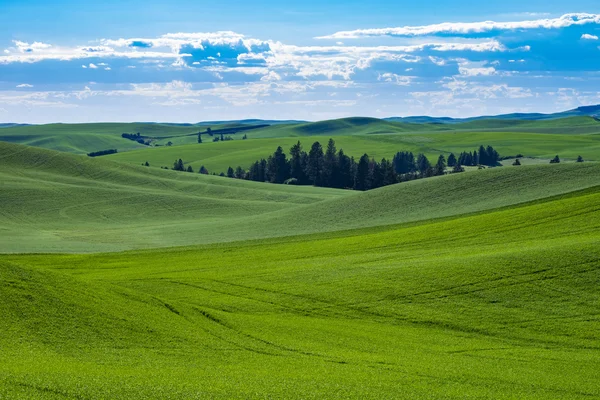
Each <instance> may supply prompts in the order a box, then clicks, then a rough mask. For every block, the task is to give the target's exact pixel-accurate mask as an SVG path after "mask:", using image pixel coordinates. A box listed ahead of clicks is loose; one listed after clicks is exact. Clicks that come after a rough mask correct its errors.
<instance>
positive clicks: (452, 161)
mask: <svg viewBox="0 0 600 400" xmlns="http://www.w3.org/2000/svg"><path fill="white" fill-rule="evenodd" d="M455 165H456V156H455V155H454V153H450V155H449V156H448V166H449V167H454V166H455Z"/></svg>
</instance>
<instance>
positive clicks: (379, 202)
mask: <svg viewBox="0 0 600 400" xmlns="http://www.w3.org/2000/svg"><path fill="white" fill-rule="evenodd" d="M0 167H1V169H0V171H2V172H0V177H1V178H2V182H3V190H2V192H1V193H0V202H1V203H2V204H3V207H2V209H0V222H2V223H1V224H0V226H1V227H0V232H1V235H2V238H3V240H2V241H1V242H0V252H65V251H69V252H97V251H119V250H126V249H137V248H156V247H169V246H181V245H189V244H197V243H218V242H227V241H229V242H231V241H239V240H247V239H258V238H267V237H273V236H279V237H283V236H294V235H299V234H309V233H321V232H331V231H338V230H348V229H361V228H367V227H376V226H380V225H391V224H401V223H409V222H415V221H422V220H427V219H431V218H445V217H449V216H453V215H458V214H464V213H474V212H481V211H484V210H487V209H492V208H498V207H505V206H508V205H513V204H519V203H523V202H527V201H534V200H538V199H541V198H546V197H549V196H556V195H561V194H565V193H568V192H571V191H573V190H579V189H585V188H589V187H593V186H595V185H600V164H597V163H583V164H574V163H571V164H560V165H537V166H535V165H532V166H525V165H523V166H521V167H503V168H494V169H488V170H481V171H474V172H471V173H469V174H459V175H452V176H444V177H440V178H431V179H425V180H418V181H413V182H408V183H404V184H399V185H393V186H389V187H385V188H382V189H379V190H373V191H369V192H367V193H358V192H353V191H346V190H333V189H322V188H321V189H320V188H313V187H296V186H287V185H271V184H263V183H257V182H247V181H240V180H235V179H228V178H221V177H215V176H204V175H200V174H198V173H193V174H191V173H184V172H177V171H167V170H161V169H156V168H147V167H142V166H136V165H127V164H120V163H115V162H111V161H109V160H108V159H107V157H102V158H95V159H90V158H87V157H83V156H75V155H69V154H63V153H57V152H53V151H49V150H40V149H34V148H31V147H26V146H20V145H10V144H3V145H0ZM424 194H427V196H425V195H424ZM465 199H468V201H465Z"/></svg>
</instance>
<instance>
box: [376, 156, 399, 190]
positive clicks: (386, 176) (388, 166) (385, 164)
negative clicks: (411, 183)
mask: <svg viewBox="0 0 600 400" xmlns="http://www.w3.org/2000/svg"><path fill="white" fill-rule="evenodd" d="M379 165H380V166H381V170H382V171H383V182H382V186H388V185H393V184H394V183H397V182H398V176H397V175H396V171H394V166H393V165H392V163H391V162H390V161H388V160H386V159H385V158H383V159H382V160H381V163H380V164H379Z"/></svg>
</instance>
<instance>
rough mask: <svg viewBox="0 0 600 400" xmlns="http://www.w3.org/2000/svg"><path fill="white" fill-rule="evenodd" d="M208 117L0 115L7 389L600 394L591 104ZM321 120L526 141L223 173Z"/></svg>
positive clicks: (389, 138) (390, 141)
mask: <svg viewBox="0 0 600 400" xmlns="http://www.w3.org/2000/svg"><path fill="white" fill-rule="evenodd" d="M240 127H242V128H244V127H246V128H247V126H246V125H244V124H241V123H240V124H237V123H231V124H224V125H222V126H216V125H215V126H212V130H213V131H215V132H214V136H215V137H218V136H219V133H218V129H225V130H226V131H227V129H229V131H235V130H236V129H239V128H240ZM205 130H206V127H204V126H200V125H189V126H188V125H166V124H141V123H140V124H83V125H60V124H58V125H39V126H17V127H10V128H0V253H1V254H0V399H138V398H139V399H147V398H160V399H206V398H223V399H270V398H272V399H279V398H298V399H324V398H356V399H392V398H394V399H593V398H600V286H599V285H600V163H599V161H600V122H598V121H597V120H596V119H594V118H591V117H573V118H564V119H556V120H547V121H516V120H481V121H474V122H468V123H462V124H453V125H444V124H426V123H424V124H408V123H402V122H390V121H383V120H376V119H369V118H349V119H344V120H335V121H324V122H317V123H286V124H274V125H270V126H266V127H256V128H255V127H251V128H249V129H247V130H243V131H238V132H237V133H228V135H231V136H232V139H233V140H225V141H218V142H213V141H212V140H211V138H212V137H211V136H210V135H208V134H202V138H203V139H204V141H203V143H197V133H198V132H201V133H202V132H205ZM137 132H140V133H141V135H142V136H145V137H147V138H148V140H149V142H150V143H149V144H142V143H138V142H136V141H132V140H129V139H126V138H123V137H122V134H123V133H137ZM244 134H246V135H247V139H242V135H244ZM329 138H333V139H335V142H336V145H337V147H338V148H342V149H343V150H344V152H346V153H347V154H349V155H351V156H354V157H355V158H359V157H360V156H361V155H362V154H363V153H367V154H368V155H369V156H372V157H375V158H376V159H381V158H383V157H386V158H388V159H391V158H392V157H393V156H394V154H395V153H396V152H397V151H412V152H414V153H415V154H416V153H423V154H425V155H426V156H428V157H430V159H431V160H435V157H437V156H438V155H439V154H443V155H445V156H448V155H449V154H450V153H454V154H458V153H460V152H462V151H470V150H473V149H475V148H477V147H479V146H480V145H492V146H493V147H494V148H495V149H497V150H498V152H499V153H500V154H501V155H502V156H505V157H512V158H509V159H507V160H503V161H502V165H498V166H496V167H492V168H483V169H477V168H476V167H473V168H469V169H468V170H467V171H466V172H464V173H454V174H450V173H449V174H446V175H443V176H436V177H431V178H426V179H417V180H412V181H409V182H402V183H397V184H393V185H389V186H385V187H381V188H379V189H374V190H369V191H365V192H361V191H355V190H344V189H332V188H324V187H313V186H296V185H284V184H281V185H279V184H270V183H262V182H253V181H248V180H241V179H230V178H227V177H221V176H217V175H211V174H212V173H213V172H214V173H216V174H219V173H221V172H226V171H227V168H228V167H230V166H231V167H233V168H235V167H237V166H238V165H239V166H241V167H243V168H248V167H250V164H251V163H252V162H254V161H255V160H257V159H260V158H267V157H268V156H269V155H270V154H272V153H273V152H274V151H275V149H276V148H277V146H281V147H282V148H283V149H284V151H285V152H287V151H288V150H289V149H290V147H291V146H292V145H293V144H295V143H297V142H298V141H300V142H301V143H302V145H303V146H304V148H305V149H309V148H310V145H311V144H312V143H313V142H314V141H320V143H321V144H323V146H325V145H326V143H327V140H328V139H329ZM169 142H170V145H169V144H168V143H169ZM105 149H116V150H117V151H118V152H117V153H116V154H112V155H106V156H101V157H88V156H86V153H89V152H94V151H99V150H105ZM517 155H519V157H520V159H521V160H522V164H523V165H521V166H513V165H512V163H513V161H514V157H516V156H517ZM555 155H559V156H560V159H561V161H562V162H561V163H559V164H550V163H549V160H550V159H551V158H553V157H554V156H555ZM578 156H582V158H583V159H584V160H585V161H584V162H575V160H576V159H577V157H578ZM177 159H182V160H183V162H184V163H185V166H186V167H187V166H192V169H193V173H187V172H180V171H174V170H171V168H172V167H173V162H174V161H175V160H177ZM146 162H148V165H149V166H145V165H143V164H145V163H146ZM201 166H205V167H206V168H207V169H208V171H209V172H210V173H211V174H209V175H205V174H200V173H198V170H199V168H200V167H201ZM161 167H167V168H169V169H163V168H161Z"/></svg>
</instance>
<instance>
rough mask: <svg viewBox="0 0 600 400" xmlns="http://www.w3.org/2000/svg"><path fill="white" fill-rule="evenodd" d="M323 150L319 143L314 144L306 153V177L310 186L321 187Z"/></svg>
mask: <svg viewBox="0 0 600 400" xmlns="http://www.w3.org/2000/svg"><path fill="white" fill-rule="evenodd" d="M323 163H324V160H323V148H322V147H321V144H320V143H319V142H314V143H313V145H312V147H311V148H310V152H309V153H308V163H307V165H306V175H307V176H308V179H309V181H310V183H311V184H312V185H315V186H322V185H323Z"/></svg>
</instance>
